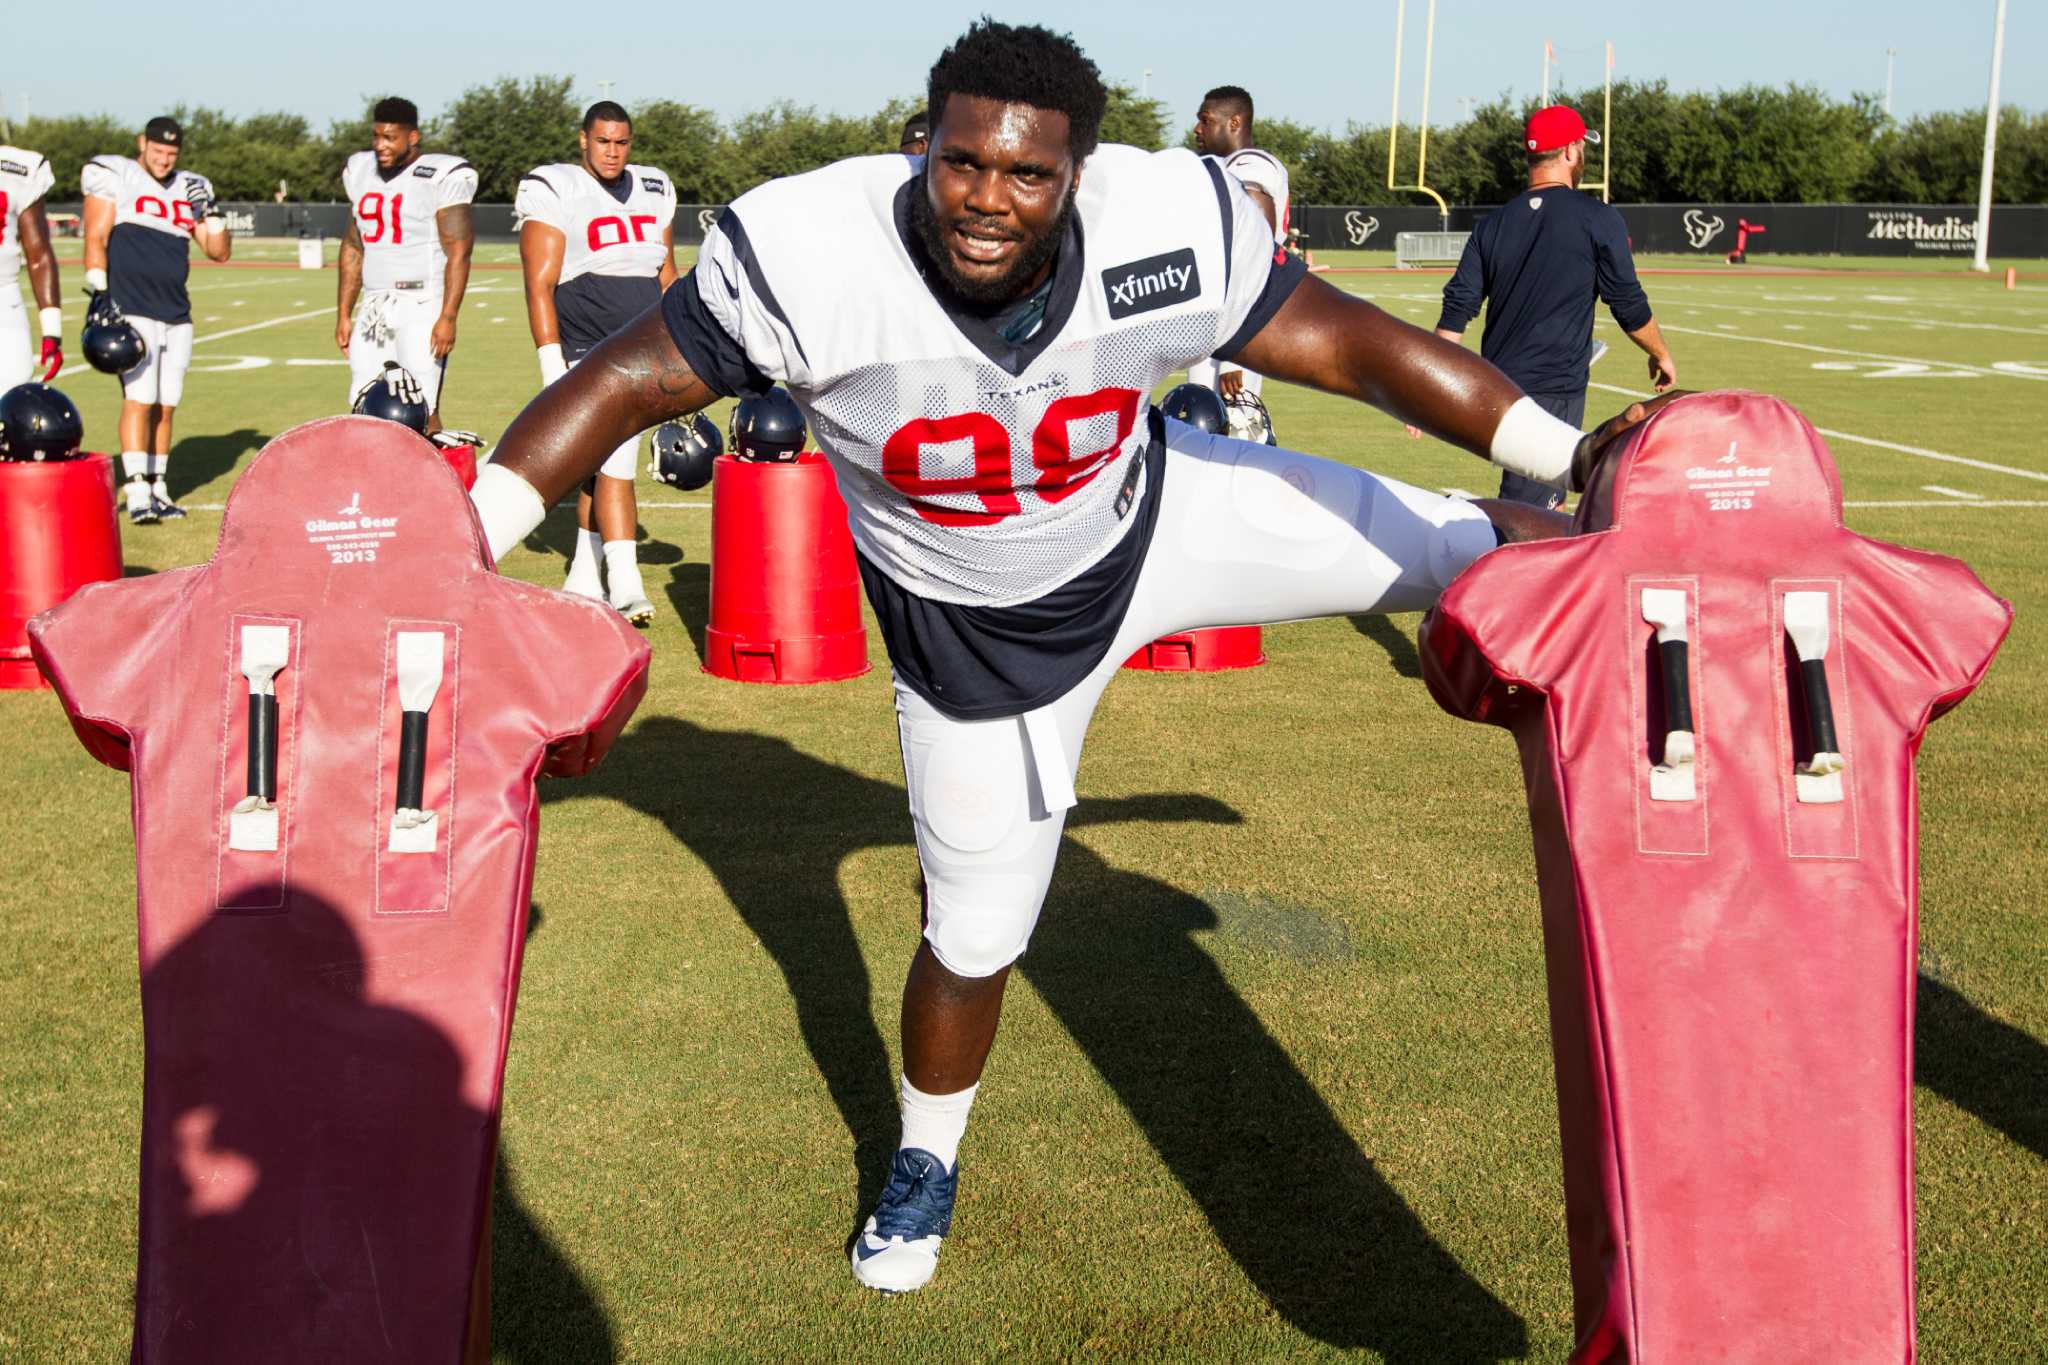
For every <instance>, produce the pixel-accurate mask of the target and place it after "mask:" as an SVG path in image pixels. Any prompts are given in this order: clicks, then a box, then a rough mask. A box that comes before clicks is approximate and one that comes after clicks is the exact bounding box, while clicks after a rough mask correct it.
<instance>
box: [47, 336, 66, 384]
mask: <svg viewBox="0 0 2048 1365" xmlns="http://www.w3.org/2000/svg"><path fill="white" fill-rule="evenodd" d="M42 365H43V382H44V383H45V384H47V383H49V382H50V381H51V380H52V379H55V378H56V377H57V371H59V370H61V369H63V368H64V343H63V342H61V341H59V340H58V339H57V338H56V337H44V338H43V359H42Z"/></svg>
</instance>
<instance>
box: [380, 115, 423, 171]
mask: <svg viewBox="0 0 2048 1365" xmlns="http://www.w3.org/2000/svg"><path fill="white" fill-rule="evenodd" d="M419 145H420V130H419V129H417V128H408V127H406V126H405V125H404V124H402V123H373V124H371V125H370V150H371V151H372V152H373V153H375V154H376V157H377V164H378V165H379V166H381V167H383V168H384V169H385V170H387V171H388V170H390V169H391V168H392V167H393V166H403V165H404V164H405V163H406V162H408V161H410V160H412V154H413V151H414V149H416V148H417V147H418V146H419Z"/></svg>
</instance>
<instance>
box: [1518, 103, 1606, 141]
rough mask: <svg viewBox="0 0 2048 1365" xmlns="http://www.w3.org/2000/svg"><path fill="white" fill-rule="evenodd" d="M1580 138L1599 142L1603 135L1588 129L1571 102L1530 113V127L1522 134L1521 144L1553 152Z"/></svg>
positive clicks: (1580, 139)
mask: <svg viewBox="0 0 2048 1365" xmlns="http://www.w3.org/2000/svg"><path fill="white" fill-rule="evenodd" d="M1580 141H1585V142H1591V143H1595V144H1598V143H1599V141H1600V134H1598V133H1596V132H1594V131H1593V130H1592V129H1590V128H1588V127H1587V126H1586V121H1585V120H1584V119H1582V118H1580V117H1579V111H1578V110H1576V109H1574V108H1572V107H1571V106H1570V105H1569V104H1553V105H1551V106H1550V107H1549V108H1547V109H1538V110H1537V111H1536V112H1535V113H1533V114H1531V115H1529V126H1528V128H1526V129H1525V130H1524V131H1523V133H1522V147H1523V149H1524V150H1526V151H1531V152H1554V151H1556V150H1557V149H1558V148H1559V147H1569V146H1571V145H1572V144H1573V143H1574V142H1580Z"/></svg>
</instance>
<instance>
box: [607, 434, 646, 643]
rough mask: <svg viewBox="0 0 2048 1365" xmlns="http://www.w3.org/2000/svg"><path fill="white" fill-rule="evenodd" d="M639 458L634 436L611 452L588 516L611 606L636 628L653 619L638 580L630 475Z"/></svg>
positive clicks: (636, 520) (635, 511)
mask: <svg viewBox="0 0 2048 1365" xmlns="http://www.w3.org/2000/svg"><path fill="white" fill-rule="evenodd" d="M639 458H640V438H639V437H637V436H635V437H634V438H632V439H631V440H629V441H627V442H626V443H625V444H624V445H622V446H620V447H619V448H618V449H617V450H615V451H613V452H612V456H611V458H610V459H608V460H606V461H605V462H604V466H603V468H602V469H601V470H600V471H599V473H598V476H597V488H596V490H595V491H594V492H593V493H592V495H591V517H592V519H593V520H594V521H595V522H596V524H597V531H598V536H599V538H600V539H601V540H602V541H603V545H604V577H605V585H606V587H607V589H608V590H609V595H610V598H611V604H612V607H613V608H614V609H615V610H616V611H617V612H618V613H619V614H620V615H621V616H623V617H625V618H626V619H627V620H628V621H631V622H632V623H633V624H634V625H636V626H644V625H646V624H648V623H649V622H650V621H652V620H653V619H654V603H652V602H650V601H648V600H647V587H646V585H645V584H644V583H642V582H641V581H640V558H639V556H640V546H639V543H638V542H637V541H636V540H635V536H636V535H637V534H638V532H639V524H640V507H639V504H638V502H636V501H635V499H634V497H633V475H634V472H635V465H636V463H637V462H638V460H639Z"/></svg>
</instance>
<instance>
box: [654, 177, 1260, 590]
mask: <svg viewBox="0 0 2048 1365" xmlns="http://www.w3.org/2000/svg"><path fill="white" fill-rule="evenodd" d="M923 165H924V162H923V161H922V160H921V159H913V158H908V157H903V156H878V157H861V158H856V159H854V160H850V161H842V162H839V163H838V164H836V165H832V166H827V167H825V168H824V169H822V170H818V171H813V172H811V173H809V174H807V175H800V176H794V177H791V178H789V179H786V180H777V181H771V182H770V183H769V184H766V185H763V186H761V187H760V188H758V189H755V190H753V191H750V192H749V193H747V194H745V195H742V196H741V197H740V198H739V199H738V200H737V201H735V202H734V203H733V205H732V207H731V208H730V209H728V210H727V211H726V213H725V214H724V216H723V217H722V218H720V220H719V221H718V223H717V225H716V226H715V227H714V228H713V229H712V231H711V232H710V234H709V235H708V237H707V238H706V240H705V243H704V247H703V250H702V251H701V252H700V253H699V256H698V261H697V267H696V269H695V270H694V271H693V272H692V273H691V275H690V276H689V277H688V278H686V279H683V280H679V281H678V282H677V283H676V284H675V285H674V286H673V287H671V288H670V289H669V291H668V292H667V294H665V295H664V296H663V300H662V310H663V315H664V318H665V319H666V321H667V322H668V325H669V331H670V334H671V335H672V336H673V337H674V339H675V341H676V345H677V347H678V349H679V350H680V351H681V352H682V354H683V358H684V359H685V360H686V361H688V362H689V364H690V366H691V368H692V369H694V370H695V371H696V372H697V374H698V376H699V378H701V379H702V380H703V381H704V382H705V383H706V384H707V385H709V386H710V387H712V388H713V389H716V390H718V391H720V392H725V393H734V392H738V391H741V390H744V389H747V388H758V387H762V386H765V385H766V384H767V383H768V382H770V381H776V382H781V383H784V384H786V385H788V387H789V390H790V392H791V394H792V395H793V396H794V397H795V398H796V400H797V402H798V403H799V405H801V406H802V407H803V409H804V412H805V415H806V417H808V418H809V420H810V423H811V430H812V431H813V432H814V433H815V434H816V436H817V439H818V443H819V445H820V446H822V447H823V449H824V451H825V453H826V455H827V457H828V458H830V459H831V460H832V462H833V465H834V467H835V469H836V471H837V473H838V478H839V489H840V493H841V494H842V496H843V497H844V498H845V501H846V504H847V510H848V513H849V520H850V523H851V527H852V531H853V536H854V540H855V543H856V544H857V545H858V546H859V548H860V550H861V552H862V554H863V555H865V556H866V557H867V558H868V559H869V560H870V561H871V562H872V563H873V564H874V565H875V566H876V567H877V568H879V569H880V570H881V571H882V572H883V573H885V574H886V575H888V577H889V578H890V579H891V580H893V581H894V582H895V583H896V584H897V585H898V586H900V587H901V588H903V589H904V590H906V591H908V592H910V593H912V594H915V595H916V596H918V597H921V598H925V599H927V600H930V601H935V602H948V603H956V604H963V605H970V606H986V607H1004V606H1011V605H1015V604H1018V603H1022V602H1028V601H1031V600H1032V599H1034V598H1037V597H1040V596H1043V595H1044V594H1045V593H1047V592H1049V591H1051V590H1052V589H1054V588H1057V587H1059V586H1060V585H1061V584H1063V583H1065V582H1067V581H1068V580H1069V579H1072V578H1073V577H1074V576H1075V575H1077V574H1079V573H1081V572H1082V571H1084V570H1086V569H1087V568H1089V567H1090V566H1091V565H1093V564H1095V563H1096V562H1097V561H1098V560H1100V559H1101V558H1102V557H1103V555H1104V554H1106V553H1107V552H1108V551H1109V550H1110V549H1111V548H1113V547H1114V546H1115V545H1116V544H1117V543H1118V541H1119V540H1120V539H1121V538H1122V536H1123V534H1124V532H1125V531H1126V530H1128V529H1129V527H1130V525H1131V524H1132V522H1133V521H1134V520H1135V519H1134V518H1132V517H1131V515H1130V514H1131V511H1132V508H1133V506H1134V500H1135V499H1140V498H1142V497H1144V496H1145V495H1146V493H1147V490H1146V489H1145V488H1144V487H1143V480H1142V479H1141V478H1139V476H1138V470H1139V468H1140V467H1141V465H1140V460H1141V457H1142V455H1143V452H1144V449H1145V446H1146V444H1147V441H1148V439H1149V434H1148V427H1149V424H1148V423H1147V422H1146V421H1145V420H1144V412H1145V409H1146V407H1147V405H1148V404H1149V402H1150V398H1151V394H1152V390H1153V389H1154V388H1155V387H1157V385H1158V384H1159V382H1160V381H1161V380H1163V379H1164V378H1166V376H1167V375H1169V374H1171V373H1172V372H1173V371H1175V370H1178V369H1181V368H1183V367H1185V366H1186V365H1188V364H1189V363H1190V362H1192V361H1195V360H1198V359H1201V358H1202V357H1204V356H1208V355H1211V354H1215V355H1230V354H1234V353H1235V352H1236V350H1237V348H1238V347H1240V346H1242V345H1243V344H1244V343H1245V342H1246V341H1248V340H1249V339H1250V338H1251V337H1252V336H1253V335H1255V334H1256V333H1257V332H1258V330H1259V329H1260V328H1261V327H1263V326H1264V325H1265V324H1266V322H1267V321H1268V320H1270V319H1271V317H1272V315H1273V314H1274V313H1275V312H1276V311H1278V309H1279V307H1280V305H1281V303H1283V302H1284V301H1285V300H1286V298H1287V295H1288V293H1289V292H1291V290H1292V289H1293V287H1294V285H1295V284H1296V283H1298V282H1299V280H1300V278H1301V274H1300V271H1299V268H1298V267H1290V266H1287V265H1284V264H1282V263H1279V262H1276V260H1275V252H1274V249H1273V234H1272V230H1271V229H1270V228H1269V227H1268V226H1267V224H1266V220H1265V217H1264V215H1263V214H1262V213H1260V211H1259V210H1258V209H1257V208H1256V207H1254V206H1253V205H1252V202H1251V200H1250V199H1249V198H1248V197H1247V196H1246V194H1245V192H1244V188H1243V186H1242V185H1240V184H1238V182H1237V181H1236V180H1235V179H1234V178H1233V177H1231V176H1229V175H1227V174H1225V173H1224V171H1223V169H1222V167H1221V166H1220V165H1219V164H1218V163H1217V162H1216V161H1214V160H1213V159H1210V158H1204V157H1197V156H1196V155H1194V154H1193V153H1192V152H1188V151H1184V150H1181V149H1178V148H1176V149H1173V150H1169V151H1164V152H1158V153H1151V152H1144V151H1140V150H1138V149H1136V148H1132V147H1121V146H1104V147H1100V148H1097V149H1096V151H1095V153H1094V155H1092V156H1091V157H1089V159H1088V161H1087V164H1086V166H1085V167H1084V169H1083V171H1082V174H1081V182H1080V188H1079V190H1078V191H1077V193H1076V196H1075V208H1074V212H1073V214H1072V216H1071V218H1070V220H1069V227H1068V231H1067V235H1066V238H1065V240H1064V241H1063V243H1062V245H1061V248H1060V252H1059V255H1058V258H1057V260H1056V262H1055V264H1054V268H1053V272H1052V276H1051V280H1050V290H1049V292H1048V295H1047V298H1046V303H1045V316H1044V321H1043V322H1042V324H1040V325H1039V326H1038V328H1037V330H1036V331H1035V332H1031V333H1029V334H1028V335H1026V336H1025V338H1024V339H1023V340H1021V341H1013V340H1010V339H1008V337H1007V336H1006V334H1005V333H1004V332H1002V331H999V330H998V329H997V326H996V325H992V324H991V323H990V322H989V321H988V320H986V319H984V318H981V317H977V316H974V315H972V314H969V313H966V312H962V311H959V310H958V308H957V306H956V305H952V304H949V303H948V302H947V296H945V295H942V294H941V293H939V292H936V291H935V290H934V289H933V288H932V287H931V286H930V285H929V284H927V282H926V277H925V274H924V273H923V269H922V264H923V259H924V258H923V248H922V246H921V245H919V242H918V233H917V229H916V228H915V226H914V225H913V223H912V220H911V202H912V200H911V196H913V195H917V194H923V193H924V192H925V188H924V180H923V177H922V175H921V174H920V173H919V172H920V170H921V168H922V166H923ZM1011 330H1012V331H1013V332H1014V331H1015V330H1016V329H1015V328H1012V329H1011Z"/></svg>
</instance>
